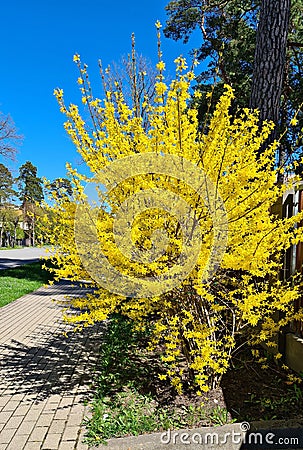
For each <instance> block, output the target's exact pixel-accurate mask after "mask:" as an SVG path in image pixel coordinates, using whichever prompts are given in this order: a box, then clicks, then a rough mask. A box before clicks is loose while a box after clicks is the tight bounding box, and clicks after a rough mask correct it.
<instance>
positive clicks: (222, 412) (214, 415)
mask: <svg viewBox="0 0 303 450" xmlns="http://www.w3.org/2000/svg"><path fill="white" fill-rule="evenodd" d="M209 417H210V419H211V421H212V422H213V424H214V425H225V424H227V423H230V422H235V420H231V419H230V417H229V413H228V411H227V409H226V408H222V407H221V406H216V407H215V408H214V409H213V410H212V411H211V413H210V415H209Z"/></svg>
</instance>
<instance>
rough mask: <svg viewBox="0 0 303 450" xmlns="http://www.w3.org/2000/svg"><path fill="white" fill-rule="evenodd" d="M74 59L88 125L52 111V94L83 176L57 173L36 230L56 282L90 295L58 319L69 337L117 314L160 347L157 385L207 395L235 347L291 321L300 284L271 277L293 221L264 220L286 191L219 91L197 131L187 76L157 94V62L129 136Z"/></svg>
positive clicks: (245, 116)
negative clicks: (58, 182) (55, 190)
mask: <svg viewBox="0 0 303 450" xmlns="http://www.w3.org/2000/svg"><path fill="white" fill-rule="evenodd" d="M74 61H75V62H76V64H77V65H78V67H79V71H80V72H79V73H80V76H79V79H78V83H79V84H80V89H81V92H82V103H83V104H84V105H85V107H86V108H87V111H88V112H89V117H90V119H91V121H90V124H88V121H87V120H86V121H85V120H84V119H83V117H82V116H81V114H80V112H79V108H78V107H77V106H76V105H74V104H71V105H70V106H66V104H65V102H64V99H63V91H62V90H61V89H57V90H56V91H55V95H56V97H57V100H58V102H59V105H60V108H61V111H62V112H63V113H64V114H65V115H66V117H67V121H66V123H65V129H66V131H67V133H68V134H69V135H70V137H71V139H72V141H73V143H74V144H75V146H76V148H77V150H78V152H79V153H80V155H81V157H82V159H83V161H84V162H85V164H86V165H87V167H88V168H89V170H90V172H91V176H88V175H87V173H86V175H84V174H79V173H78V172H77V171H76V170H75V169H73V168H72V167H70V166H68V172H69V176H70V178H71V180H72V182H73V188H74V193H73V197H72V198H68V197H67V196H65V195H62V196H58V195H57V196H56V194H54V196H53V204H52V206H48V208H49V209H50V210H51V214H49V217H52V220H51V221H50V222H49V223H48V224H45V226H46V227H48V229H49V235H50V239H51V241H52V243H53V244H54V249H55V252H56V253H55V256H53V259H54V260H56V262H57V265H58V268H57V269H56V277H57V278H58V279H59V278H61V277H67V278H69V279H71V280H83V279H85V280H89V281H91V283H92V286H93V287H94V292H93V293H90V294H88V295H87V296H85V297H84V298H74V299H71V300H70V302H71V305H72V306H73V307H75V308H77V309H76V310H72V309H71V310H70V311H69V312H68V313H66V319H67V320H69V321H70V322H73V323H75V324H76V326H78V325H79V327H81V326H83V325H84V326H87V325H90V324H93V323H94V322H95V321H101V320H104V319H106V318H107V317H108V316H109V314H111V313H113V312H121V313H122V314H124V315H126V316H128V317H131V318H132V319H134V320H135V322H136V323H137V325H138V327H142V328H144V326H145V325H146V323H147V322H151V323H152V324H153V334H152V339H151V342H150V347H151V348H153V347H154V346H156V345H157V344H159V343H160V344H161V348H163V354H162V359H163V361H166V362H167V368H168V369H167V374H166V375H165V376H166V377H169V379H170V380H171V383H172V384H173V385H174V386H175V387H176V389H177V390H178V391H181V389H182V383H183V382H184V380H185V381H189V380H191V382H192V383H193V384H194V385H195V386H196V387H197V391H198V393H201V392H203V391H207V390H208V389H210V388H213V387H215V386H216V385H217V384H218V382H219V381H220V378H221V377H222V374H223V373H224V372H225V371H226V370H227V368H228V365H229V362H230V358H231V355H232V354H233V352H234V351H235V350H236V346H237V342H239V341H238V338H241V339H242V340H241V342H243V340H247V341H248V342H249V343H250V344H252V345H255V344H258V343H260V342H264V343H267V344H268V345H269V346H273V347H274V346H276V343H275V336H276V335H277V333H278V332H279V330H280V329H281V327H284V326H285V325H286V324H288V323H289V322H291V321H292V320H294V319H299V318H300V317H302V314H301V312H296V313H295V312H294V300H295V299H296V298H298V296H299V294H300V283H299V282H298V283H294V282H293V281H281V280H279V279H278V273H279V271H280V269H281V260H282V255H283V252H284V251H285V249H286V248H288V247H289V246H291V245H293V244H296V243H298V242H299V240H300V239H301V238H302V233H301V230H300V228H296V226H295V225H296V223H297V222H299V221H300V220H301V219H302V217H299V216H297V217H293V218H290V219H281V218H279V217H276V216H274V215H273V214H271V213H270V210H271V207H272V206H273V205H274V204H275V203H276V202H277V200H278V199H279V198H280V197H281V195H282V194H283V192H284V191H285V190H286V189H288V188H289V187H290V184H289V185H284V186H279V185H277V183H276V180H277V172H276V170H274V169H273V162H274V158H275V151H276V149H277V146H278V143H276V142H275V143H274V144H273V145H271V146H270V147H269V148H268V149H267V150H266V151H265V152H264V153H263V154H262V155H261V156H258V151H259V149H260V147H261V145H262V143H263V142H264V141H265V140H266V138H267V137H268V135H269V134H270V132H271V130H272V124H270V123H264V125H263V128H262V130H261V131H260V130H259V129H258V114H257V112H250V111H249V110H248V109H247V110H244V111H243V112H242V113H241V114H240V115H239V116H238V117H236V118H234V117H231V116H230V115H229V110H230V105H231V102H232V99H233V91H232V89H231V88H230V87H229V86H226V90H225V93H224V95H223V96H222V97H221V99H220V101H219V103H218V104H217V106H216V109H215V112H214V114H213V117H212V118H211V119H210V120H209V123H208V124H207V129H206V131H199V129H198V122H197V111H196V110H195V109H192V108H191V107H189V104H188V100H189V98H190V92H189V89H190V84H191V80H192V79H193V78H194V75H193V73H192V72H191V71H188V70H187V67H186V62H185V60H184V59H183V58H178V59H177V60H176V78H175V80H173V81H172V82H171V83H170V84H169V85H168V84H166V83H165V79H164V76H163V71H164V69H165V64H164V62H163V61H160V62H159V63H158V65H157V69H158V79H157V83H156V86H155V90H156V98H155V99H154V104H148V99H147V98H146V99H145V102H146V105H145V107H146V109H147V111H148V112H147V114H148V126H145V127H143V124H142V119H141V118H140V117H138V116H137V115H136V113H135V110H134V109H131V108H130V107H129V106H127V102H126V101H125V99H124V97H123V94H122V92H121V90H120V89H118V87H117V91H115V92H106V98H105V100H104V101H101V100H99V99H98V98H94V96H93V94H92V89H91V86H90V83H89V79H88V75H87V67H86V66H85V65H82V64H81V61H80V58H79V56H78V55H75V57H74ZM142 76H144V74H142ZM196 95H198V94H196ZM87 116H88V115H87V114H86V117H87ZM152 155H154V160H155V164H153V159H152ZM161 158H162V160H163V165H161V161H162V160H161ZM174 158H175V159H174ZM174 161H175V162H176V166H174ZM180 161H181V162H180ZM182 161H183V162H184V167H185V169H184V171H183V172H182V170H183V169H182V167H183V166H182V164H183V163H182ZM115 164H117V166H115ZM169 164H171V172H170V171H169V167H168V165H169ZM112 167H113V172H110V171H111V168H112ZM115 167H117V168H118V169H117V170H116V169H115ZM157 168H158V170H156V169H157ZM195 168H196V169H195ZM195 170H196V172H195ZM117 171H118V172H119V173H118V172H117ZM112 173H113V174H114V177H115V174H116V175H117V173H118V175H117V179H113V176H112ZM201 174H202V175H201ZM178 175H179V176H178ZM203 176H204V182H203V183H204V184H203V187H202V189H199V187H198V182H197V180H198V181H199V180H200V182H201V179H203ZM201 177H202V178H201ZM296 182H297V180H296V179H292V182H291V185H292V186H293V185H294V184H295V183H296ZM107 183H109V184H108V186H107ZM90 188H92V189H93V191H94V195H91V194H90V193H89V192H90ZM132 202H133V203H132ZM124 215H125V217H126V219H125V220H124V221H123V216H124ZM117 221H118V225H117V224H116V222H117ZM190 230H192V232H191V231H190ZM191 258H192V259H193V258H194V264H193V263H192V262H191V264H189V265H187V260H188V259H189V260H190V259H191ZM109 266H110V267H111V268H113V273H112V272H111V270H110V269H108V267H109ZM119 277H120V278H119ZM276 356H277V358H278V357H279V356H280V355H279V354H277V355H276ZM162 377H163V376H162Z"/></svg>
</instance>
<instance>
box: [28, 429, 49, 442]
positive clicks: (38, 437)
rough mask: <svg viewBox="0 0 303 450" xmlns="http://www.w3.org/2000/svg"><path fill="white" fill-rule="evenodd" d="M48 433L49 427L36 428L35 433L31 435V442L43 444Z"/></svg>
mask: <svg viewBox="0 0 303 450" xmlns="http://www.w3.org/2000/svg"><path fill="white" fill-rule="evenodd" d="M47 432H48V427H36V426H35V427H34V429H33V431H32V432H31V434H30V437H29V442H31V441H34V442H40V443H41V442H42V441H43V439H44V437H45V435H46V433H47Z"/></svg>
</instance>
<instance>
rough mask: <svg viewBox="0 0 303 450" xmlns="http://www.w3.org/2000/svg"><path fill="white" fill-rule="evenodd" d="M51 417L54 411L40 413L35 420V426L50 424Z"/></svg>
mask: <svg viewBox="0 0 303 450" xmlns="http://www.w3.org/2000/svg"><path fill="white" fill-rule="evenodd" d="M53 418H54V413H48V412H47V413H42V414H41V415H40V417H39V419H38V420H37V422H36V426H38V427H43V426H50V424H51V422H52V420H53Z"/></svg>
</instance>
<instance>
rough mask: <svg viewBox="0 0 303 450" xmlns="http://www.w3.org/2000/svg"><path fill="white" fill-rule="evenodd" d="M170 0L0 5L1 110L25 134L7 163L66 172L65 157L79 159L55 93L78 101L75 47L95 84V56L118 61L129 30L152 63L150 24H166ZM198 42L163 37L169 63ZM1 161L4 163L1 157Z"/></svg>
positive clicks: (44, 172) (50, 174)
mask: <svg viewBox="0 0 303 450" xmlns="http://www.w3.org/2000/svg"><path fill="white" fill-rule="evenodd" d="M167 3H168V0H167V1H166V0H163V1H162V0H156V1H154V2H153V1H138V0H135V1H128V2H126V1H122V0H116V1H106V2H105V1H98V0H86V1H82V2H80V1H78V0H74V1H71V0H61V1H59V0H50V1H44V2H43V1H41V0H39V1H38V0H28V1H26V0H17V1H16V0H15V1H14V0H11V1H9V2H3V4H2V5H1V19H0V42H1V44H2V45H1V50H0V54H1V63H2V64H1V65H2V67H1V70H0V111H2V112H3V113H5V114H8V113H9V114H10V115H11V116H12V118H13V120H14V122H15V124H16V126H17V128H18V131H19V132H20V133H21V134H22V135H23V136H24V141H23V144H22V145H21V146H20V148H19V153H18V156H17V162H16V163H11V162H7V161H6V162H5V163H6V164H7V165H8V166H9V167H10V169H11V170H12V171H13V175H15V176H16V175H17V174H18V167H19V166H20V165H21V164H23V163H24V162H25V161H27V160H30V161H31V162H32V163H33V164H34V165H36V166H37V167H38V175H39V176H45V177H47V178H48V179H54V178H56V177H63V176H65V174H66V171H65V163H66V161H69V162H71V163H72V164H73V165H75V164H77V162H79V157H78V156H77V152H76V150H75V148H74V146H73V144H72V143H71V142H70V140H69V138H68V137H67V136H66V134H65V131H64V129H63V121H64V116H63V115H62V114H61V113H60V112H59V108H58V105H57V103H56V100H55V98H54V96H53V90H54V88H56V87H60V88H62V89H64V92H65V96H66V100H67V102H68V103H69V102H73V103H79V102H80V95H79V90H78V87H77V84H76V79H77V68H76V66H75V64H74V63H73V61H72V58H73V55H74V54H75V53H79V54H80V55H81V59H82V61H83V62H85V63H87V64H88V66H89V73H90V76H91V78H92V81H93V84H95V83H98V82H99V79H98V77H97V75H98V65H97V63H98V59H102V62H103V66H106V65H107V64H109V63H111V62H112V61H118V60H119V59H120V58H121V56H122V55H125V54H127V53H129V51H130V36H131V33H132V32H134V33H135V35H136V47H137V51H138V52H139V53H142V54H143V55H144V56H146V57H148V58H150V59H151V60H152V61H153V62H154V63H156V59H157V58H156V57H157V44H156V30H155V26H154V24H155V22H156V20H157V19H159V20H160V21H161V22H162V24H163V25H164V24H165V19H166V13H165V6H166V5H167ZM199 45H201V38H200V35H199V34H198V33H196V34H195V35H194V36H193V38H192V39H191V40H190V41H189V44H188V45H187V46H184V45H183V44H182V43H181V42H179V43H176V42H174V41H173V40H171V39H166V38H164V37H163V40H162V47H163V53H164V57H163V59H164V60H165V61H166V62H167V64H168V68H169V69H170V70H171V71H173V67H174V65H173V60H174V59H175V58H176V57H177V56H179V55H180V54H183V55H184V56H188V51H189V50H190V49H191V48H193V47H197V46H199ZM2 162H4V161H2Z"/></svg>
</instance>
